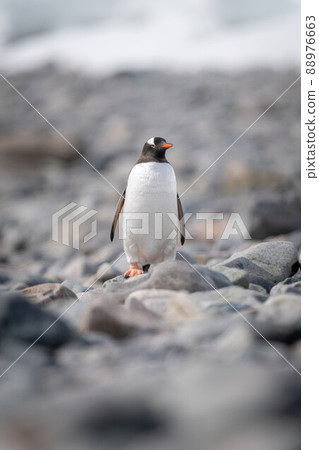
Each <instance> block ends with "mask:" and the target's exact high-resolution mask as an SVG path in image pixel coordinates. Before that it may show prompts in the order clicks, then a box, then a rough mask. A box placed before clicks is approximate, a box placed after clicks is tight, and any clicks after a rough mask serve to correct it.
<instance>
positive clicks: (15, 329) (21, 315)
mask: <svg viewBox="0 0 319 450" xmlns="http://www.w3.org/2000/svg"><path fill="white" fill-rule="evenodd" d="M56 319H57V317H56V316H55V315H53V314H51V313H49V312H48V311H44V310H43V309H40V308H39V307H38V306H37V305H35V304H32V303H30V302H29V301H27V299H26V297H24V296H23V295H21V294H18V293H11V294H7V295H5V296H3V297H2V299H1V302H0V329H1V335H2V336H5V337H7V338H11V339H17V340H20V341H25V342H28V343H30V344H31V343H33V342H35V341H36V340H37V339H38V338H39V337H40V336H41V335H42V333H44V334H43V336H42V337H41V338H40V339H39V340H38V341H37V342H36V344H37V345H44V346H46V347H50V348H56V347H59V346H61V345H64V344H66V343H67V342H69V341H70V340H71V339H72V338H73V337H74V332H73V331H72V330H71V328H69V327H68V326H67V325H66V324H65V323H64V321H63V320H61V319H59V320H58V321H56ZM55 321H56V322H55ZM54 322H55V323H54ZM53 323H54V325H53ZM52 325H53V326H52Z"/></svg>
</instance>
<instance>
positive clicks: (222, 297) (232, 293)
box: [189, 286, 267, 314]
mask: <svg viewBox="0 0 319 450" xmlns="http://www.w3.org/2000/svg"><path fill="white" fill-rule="evenodd" d="M189 296H190V298H191V299H192V300H193V302H194V303H195V304H196V305H197V306H198V307H199V309H200V310H201V311H204V312H206V313H208V312H212V313H217V314H224V313H228V312H236V310H237V311H244V310H245V311H247V310H249V311H255V312H256V311H259V309H260V307H261V303H262V302H263V301H264V300H265V299H266V298H267V297H266V296H265V295H263V294H260V293H257V292H252V291H249V290H247V289H244V288H242V287H240V286H228V287H224V288H221V289H218V291H214V290H211V291H210V292H195V293H193V294H190V295H189Z"/></svg>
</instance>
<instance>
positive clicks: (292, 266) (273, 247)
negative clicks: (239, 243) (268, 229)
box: [222, 241, 299, 291]
mask: <svg viewBox="0 0 319 450" xmlns="http://www.w3.org/2000/svg"><path fill="white" fill-rule="evenodd" d="M222 266H225V267H231V268H239V269H243V270H245V271H246V272H247V274H248V279H249V282H251V283H255V284H259V285H261V286H263V287H265V289H266V290H267V291H269V290H270V289H271V288H272V287H273V285H274V284H276V283H279V282H280V281H282V280H284V279H285V278H287V277H289V276H291V275H293V274H294V273H295V272H297V270H298V269H299V262H298V251H297V248H296V247H295V245H294V244H293V243H292V242H288V241H278V242H263V243H261V244H257V245H254V246H252V247H249V248H247V249H246V250H243V251H241V252H237V253H235V254H234V255H232V256H231V257H230V258H229V259H227V260H226V261H224V262H223V264H222Z"/></svg>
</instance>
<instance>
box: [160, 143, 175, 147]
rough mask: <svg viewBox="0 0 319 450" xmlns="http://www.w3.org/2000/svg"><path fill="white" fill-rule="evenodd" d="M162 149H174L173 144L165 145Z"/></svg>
mask: <svg viewBox="0 0 319 450" xmlns="http://www.w3.org/2000/svg"><path fill="white" fill-rule="evenodd" d="M161 147H162V148H171V147H173V144H163V145H162V146H161Z"/></svg>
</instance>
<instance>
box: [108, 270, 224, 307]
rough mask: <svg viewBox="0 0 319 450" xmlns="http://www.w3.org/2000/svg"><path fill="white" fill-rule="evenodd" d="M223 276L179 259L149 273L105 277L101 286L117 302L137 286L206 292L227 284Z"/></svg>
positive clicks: (122, 300)
mask: <svg viewBox="0 0 319 450" xmlns="http://www.w3.org/2000/svg"><path fill="white" fill-rule="evenodd" d="M230 285H231V283H230V281H229V280H228V278H227V277H225V275H223V274H221V273H219V272H214V271H212V270H210V269H208V268H207V267H206V266H200V265H195V266H193V267H192V266H190V265H189V264H188V263H186V262H183V261H170V262H165V263H160V264H157V265H156V266H153V267H152V268H151V270H150V272H148V273H146V274H142V275H138V276H136V277H133V278H129V279H125V278H124V276H123V275H120V276H118V277H115V278H113V279H112V280H108V281H106V282H105V283H104V285H103V287H104V289H105V292H106V293H108V294H109V295H110V297H112V298H113V299H114V300H115V301H117V302H118V303H121V302H124V300H125V298H126V297H127V296H128V295H129V294H130V293H131V292H134V291H136V290H140V289H166V290H174V291H179V290H185V291H188V292H196V291H208V290H211V289H213V288H214V287H215V288H218V289H219V288H221V287H225V286H230Z"/></svg>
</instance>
